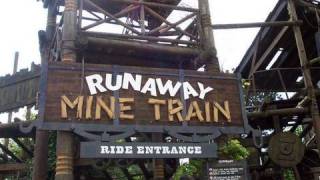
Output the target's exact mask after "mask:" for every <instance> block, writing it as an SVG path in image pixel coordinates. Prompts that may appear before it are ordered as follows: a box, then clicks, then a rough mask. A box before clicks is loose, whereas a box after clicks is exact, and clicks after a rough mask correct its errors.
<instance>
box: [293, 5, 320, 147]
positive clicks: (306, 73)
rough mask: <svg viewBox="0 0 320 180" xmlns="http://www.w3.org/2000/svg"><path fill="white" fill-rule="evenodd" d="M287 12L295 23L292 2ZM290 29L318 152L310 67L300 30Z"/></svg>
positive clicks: (319, 121) (318, 119) (319, 118)
mask: <svg viewBox="0 0 320 180" xmlns="http://www.w3.org/2000/svg"><path fill="white" fill-rule="evenodd" d="M288 10H289V14H290V17H291V20H292V21H297V20H298V15H297V12H296V7H295V3H294V0H288ZM292 28H293V32H294V36H295V40H296V44H297V49H298V54H299V59H300V65H301V69H302V75H303V79H304V84H305V87H306V89H307V95H308V97H309V98H310V99H311V103H310V111H311V117H312V120H313V127H314V131H315V134H316V141H317V149H318V150H320V115H319V108H318V104H317V99H316V94H315V90H314V87H313V84H312V78H311V72H310V65H309V62H308V59H307V54H306V50H305V47H304V43H303V39H302V33H301V29H300V27H299V26H298V25H295V26H293V27H292Z"/></svg>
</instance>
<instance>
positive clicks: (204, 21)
mask: <svg viewBox="0 0 320 180" xmlns="http://www.w3.org/2000/svg"><path fill="white" fill-rule="evenodd" d="M198 4H199V11H200V20H201V30H200V32H201V33H200V34H201V38H200V39H201V42H202V43H201V45H202V46H203V49H204V51H205V53H206V54H208V59H206V60H207V61H208V62H207V63H206V70H207V71H209V72H219V71H220V67H219V61H218V58H217V50H216V46H215V43H214V36H213V29H212V26H211V15H210V6H209V1H208V0H198Z"/></svg>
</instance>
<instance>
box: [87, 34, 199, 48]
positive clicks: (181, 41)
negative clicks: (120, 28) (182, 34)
mask: <svg viewBox="0 0 320 180" xmlns="http://www.w3.org/2000/svg"><path fill="white" fill-rule="evenodd" d="M82 34H83V35H88V36H90V37H97V38H108V37H109V38H110V37H113V38H121V39H123V40H128V39H133V40H147V41H158V42H169V43H177V44H187V45H198V43H197V42H193V41H185V40H178V39H169V38H159V37H153V36H132V35H126V34H113V33H104V32H82Z"/></svg>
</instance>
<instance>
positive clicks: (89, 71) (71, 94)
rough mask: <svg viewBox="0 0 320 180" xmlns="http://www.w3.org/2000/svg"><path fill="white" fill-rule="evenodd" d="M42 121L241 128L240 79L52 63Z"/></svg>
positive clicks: (45, 87) (45, 86)
mask: <svg viewBox="0 0 320 180" xmlns="http://www.w3.org/2000/svg"><path fill="white" fill-rule="evenodd" d="M45 75H46V76H45V77H43V80H42V82H45V83H43V87H42V91H43V94H42V98H41V101H40V103H41V105H42V109H41V112H40V113H42V116H41V117H42V120H43V121H44V122H59V123H70V122H73V123H95V124H118V125H119V124H120V125H178V126H179V125H181V124H183V123H187V124H188V125H189V126H195V125H197V126H211V125H212V126H223V127H224V126H243V123H244V121H243V114H242V113H243V111H242V106H241V98H242V97H241V96H240V91H241V90H240V89H239V88H240V86H239V82H240V81H239V79H238V78H237V77H236V76H235V75H233V74H224V73H216V74H214V73H206V72H198V71H191V70H177V69H160V68H146V67H125V66H111V65H97V64H85V65H82V64H80V63H78V64H73V63H68V64H66V63H64V64H63V63H59V62H50V63H49V65H48V67H47V69H46V72H45Z"/></svg>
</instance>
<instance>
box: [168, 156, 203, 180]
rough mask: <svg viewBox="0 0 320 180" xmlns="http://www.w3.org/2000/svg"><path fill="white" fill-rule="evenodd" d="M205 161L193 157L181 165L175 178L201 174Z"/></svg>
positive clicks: (176, 179) (177, 179) (174, 179)
mask: <svg viewBox="0 0 320 180" xmlns="http://www.w3.org/2000/svg"><path fill="white" fill-rule="evenodd" d="M204 163H205V161H204V160H198V159H192V160H190V162H189V163H187V164H183V165H181V166H179V167H178V168H177V170H176V172H175V174H174V175H173V180H180V178H181V177H182V176H190V177H199V176H201V173H202V170H203V165H204Z"/></svg>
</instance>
